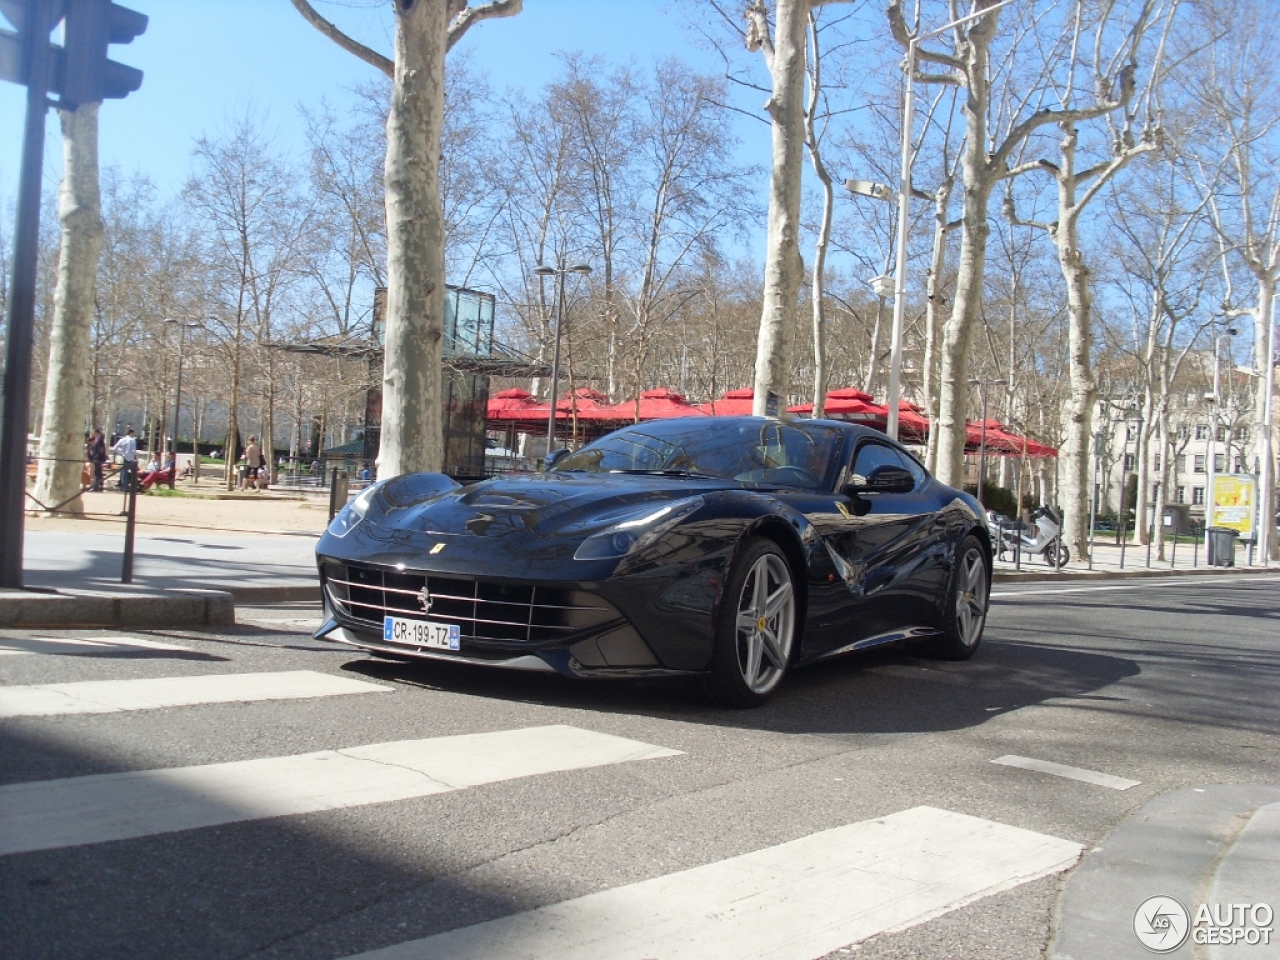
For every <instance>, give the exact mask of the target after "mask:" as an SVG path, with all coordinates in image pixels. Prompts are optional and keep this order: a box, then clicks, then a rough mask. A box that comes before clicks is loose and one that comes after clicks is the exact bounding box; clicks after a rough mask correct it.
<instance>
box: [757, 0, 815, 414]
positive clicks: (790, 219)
mask: <svg viewBox="0 0 1280 960" xmlns="http://www.w3.org/2000/svg"><path fill="white" fill-rule="evenodd" d="M807 13H808V3H807V2H806V0H778V2H777V6H776V29H775V31H774V45H773V54H772V56H771V57H770V58H769V72H770V73H771V74H772V77H773V93H772V95H771V96H770V97H769V100H768V102H767V103H766V104H765V107H766V109H767V110H768V111H769V116H770V119H771V120H772V127H773V167H772V171H771V174H770V178H769V219H768V230H767V238H766V254H765V268H764V297H763V305H762V308H761V311H760V337H759V340H758V341H757V345H756V377H755V399H754V401H753V402H752V413H754V414H755V415H756V416H763V415H764V414H765V413H766V412H767V410H768V407H769V405H770V399H771V397H777V398H778V403H779V406H781V405H782V404H781V399H782V396H783V394H785V393H786V390H787V385H788V383H789V382H790V370H789V369H788V364H787V348H788V345H789V343H790V339H791V336H790V334H791V330H792V327H793V325H794V324H793V321H794V316H795V309H796V300H797V297H798V294H799V291H800V281H801V277H802V275H803V273H804V262H803V260H802V258H801V256H800V247H799V243H800V181H801V177H802V175H803V170H804V66H805V24H806V22H807ZM775 412H777V411H775Z"/></svg>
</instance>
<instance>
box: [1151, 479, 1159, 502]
mask: <svg viewBox="0 0 1280 960" xmlns="http://www.w3.org/2000/svg"><path fill="white" fill-rule="evenodd" d="M1159 499H1160V484H1158V483H1153V484H1152V485H1151V502H1152V503H1155V502H1156V501H1157V500H1159Z"/></svg>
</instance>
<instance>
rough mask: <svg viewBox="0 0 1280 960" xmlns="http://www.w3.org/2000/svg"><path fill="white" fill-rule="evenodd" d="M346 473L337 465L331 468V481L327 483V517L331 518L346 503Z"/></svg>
mask: <svg viewBox="0 0 1280 960" xmlns="http://www.w3.org/2000/svg"><path fill="white" fill-rule="evenodd" d="M348 479H349V478H348V477H347V474H346V473H345V472H343V471H341V470H339V469H338V468H337V467H334V468H333V482H332V483H331V484H330V485H329V519H330V521H332V520H333V518H334V517H336V516H337V515H338V511H339V510H341V509H342V508H343V507H345V506H346V505H347V480H348Z"/></svg>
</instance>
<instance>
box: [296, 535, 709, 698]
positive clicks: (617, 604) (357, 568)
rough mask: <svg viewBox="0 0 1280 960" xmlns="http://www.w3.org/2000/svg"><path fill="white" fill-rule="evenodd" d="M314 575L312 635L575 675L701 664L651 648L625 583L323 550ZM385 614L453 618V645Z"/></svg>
mask: <svg viewBox="0 0 1280 960" xmlns="http://www.w3.org/2000/svg"><path fill="white" fill-rule="evenodd" d="M320 574H321V582H322V586H323V590H324V601H325V608H326V614H327V622H326V623H325V625H324V626H323V627H321V628H320V630H319V631H317V632H316V634H315V636H316V639H324V640H329V641H333V642H338V643H345V644H349V645H352V646H356V647H360V648H362V649H366V650H369V651H372V652H375V653H380V654H385V655H390V656H397V657H408V658H424V659H431V660H446V661H451V662H457V663H468V664H474V665H482V666H493V667H503V668H507V669H521V670H543V671H550V670H554V671H556V672H558V673H561V674H564V675H567V676H577V677H587V676H591V677H615V676H670V675H684V674H690V673H698V672H700V670H699V669H696V668H691V667H690V666H688V665H686V663H687V662H688V660H689V658H688V657H687V656H686V657H684V658H678V659H684V660H685V661H686V663H680V662H677V663H674V664H673V663H671V662H670V661H669V660H668V661H664V659H663V658H662V657H660V656H659V655H658V653H655V650H654V648H653V646H652V645H651V644H650V643H649V642H646V639H645V638H644V637H643V636H642V635H641V632H640V631H639V630H637V629H636V627H635V626H634V625H633V620H632V619H631V618H630V617H629V616H628V614H627V612H626V611H627V610H628V608H633V607H634V606H635V604H636V601H637V600H638V599H641V598H643V596H644V595H645V592H646V591H645V590H644V589H637V588H636V586H635V585H634V584H630V585H629V584H627V583H626V582H624V581H606V582H604V583H596V582H581V581H579V582H574V583H546V582H538V583H529V582H521V581H511V580H498V579H494V578H487V577H468V576H459V575H457V574H453V573H449V574H437V573H433V572H430V571H415V570H405V569H404V568H403V565H402V564H395V565H392V566H390V567H388V566H386V565H381V564H377V563H366V562H357V561H351V560H339V559H336V558H328V557H321V558H320ZM386 616H395V617H405V618H409V619H417V620H427V619H429V620H432V621H433V622H438V623H448V624H451V625H457V626H458V628H459V634H460V644H459V647H460V649H459V650H458V651H456V652H455V651H446V650H439V649H436V648H424V647H420V646H417V645H414V644H410V643H405V642H402V641H396V640H393V639H391V638H389V637H388V636H387V635H386V633H385V632H384V630H383V618H384V617H386ZM660 619H661V618H660ZM656 626H658V627H659V628H661V624H660V623H659V624H656ZM707 654H708V656H709V638H708V644H707ZM704 664H705V661H704Z"/></svg>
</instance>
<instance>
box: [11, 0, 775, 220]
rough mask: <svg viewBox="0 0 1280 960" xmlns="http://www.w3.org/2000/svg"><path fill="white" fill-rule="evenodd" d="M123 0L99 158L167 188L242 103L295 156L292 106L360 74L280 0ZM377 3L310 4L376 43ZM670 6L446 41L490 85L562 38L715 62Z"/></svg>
mask: <svg viewBox="0 0 1280 960" xmlns="http://www.w3.org/2000/svg"><path fill="white" fill-rule="evenodd" d="M124 5H125V6H130V7H132V8H134V9H137V10H139V11H141V12H143V13H146V14H147V15H148V16H149V17H150V18H151V22H150V25H149V26H148V28H147V32H146V33H145V34H144V35H143V36H141V37H139V38H138V39H137V40H136V41H134V42H133V43H132V44H130V45H128V46H124V47H113V48H112V51H113V52H112V56H113V58H114V59H117V60H120V61H122V62H124V63H128V64H130V65H132V66H136V67H138V68H140V69H142V70H143V71H144V72H145V74H146V77H145V79H144V80H143V85H142V89H141V90H139V91H138V92H137V93H134V94H132V95H131V96H130V97H128V98H127V99H125V100H122V101H108V102H107V103H106V104H104V105H103V108H102V114H101V145H100V150H101V158H102V162H103V164H104V165H105V164H110V163H114V164H119V165H120V166H122V167H124V168H125V169H135V168H136V169H138V170H141V171H143V172H145V173H147V174H148V175H149V176H150V177H151V178H152V179H153V180H154V181H155V182H156V184H157V186H158V187H159V188H160V190H161V191H162V193H171V192H174V191H176V190H177V189H179V188H180V187H181V185H182V182H183V180H184V179H185V176H186V172H187V169H188V164H189V157H190V153H191V147H192V143H193V141H194V140H195V138H197V137H199V136H200V135H201V134H202V133H206V132H207V133H213V132H215V131H217V129H218V128H219V126H220V124H221V123H222V122H223V121H224V120H225V119H227V118H229V117H233V116H237V115H241V114H243V112H244V110H245V108H246V106H249V105H252V107H253V108H254V109H255V110H256V111H258V112H265V114H266V115H267V117H268V120H269V123H270V124H271V126H272V127H273V128H274V130H275V132H276V134H277V136H278V142H279V143H280V144H281V147H282V148H284V149H286V150H291V151H294V152H296V153H297V154H298V155H301V152H302V136H301V132H300V128H299V125H298V122H297V109H296V108H297V106H298V105H299V104H315V103H317V102H318V101H319V100H320V98H321V97H325V98H327V99H328V100H329V101H330V102H332V103H334V104H336V105H339V106H340V105H341V104H342V103H344V102H346V100H347V98H348V94H347V91H348V90H350V89H351V88H352V87H353V86H355V85H356V84H358V83H360V82H361V81H363V80H367V79H369V78H371V77H372V76H374V71H373V68H372V67H369V66H367V65H366V64H364V63H363V62H361V61H359V60H357V59H356V58H355V57H353V56H351V55H350V54H348V53H346V52H345V51H342V50H340V49H339V48H338V47H337V46H335V45H334V44H333V43H331V42H330V41H329V40H327V39H326V38H324V37H322V36H321V35H320V34H319V33H317V32H316V31H315V30H314V29H313V28H312V27H311V26H310V25H308V24H307V23H305V22H304V21H303V20H302V18H301V17H300V16H299V15H298V14H297V12H296V11H295V10H294V9H293V6H292V5H291V4H290V3H289V0H124ZM389 6H390V5H389V3H388V2H387V0H382V2H377V0H342V2H325V0H320V2H319V3H317V8H318V9H319V10H320V12H321V13H322V14H323V15H325V16H327V17H328V18H330V19H332V20H334V21H336V22H338V23H339V24H340V25H342V26H343V27H345V28H346V29H348V30H349V32H351V33H353V34H355V35H357V36H358V38H359V39H360V40H362V41H363V42H365V43H367V44H369V45H370V46H372V47H374V48H376V49H379V50H381V51H382V52H385V53H388V54H390V52H391V38H390V24H391V14H390V11H389ZM679 6H680V4H678V3H673V2H672V0H627V2H625V3H623V2H620V0H526V2H525V5H524V7H525V9H524V12H523V13H521V14H520V15H519V16H517V17H515V18H513V19H506V20H496V21H491V22H488V23H482V24H480V25H479V26H477V27H475V28H473V29H472V30H471V31H470V32H469V33H468V34H467V36H466V37H465V38H464V39H463V41H462V44H461V46H460V47H459V48H458V49H463V48H465V49H467V50H469V51H470V54H471V56H472V58H473V61H474V63H475V65H476V66H477V67H478V68H480V69H481V70H484V71H486V72H488V73H489V74H490V76H491V78H492V83H493V87H494V89H495V90H498V91H500V90H502V89H504V88H507V87H513V88H520V89H526V90H529V91H535V90H537V89H538V88H539V87H540V86H541V85H542V84H543V83H544V82H545V81H547V80H548V79H550V78H551V77H552V76H553V75H554V74H555V73H556V71H557V68H558V63H557V61H556V59H555V57H554V53H555V52H557V51H565V50H582V51H586V52H589V53H599V54H602V55H603V56H605V57H606V58H608V59H609V60H611V61H613V62H623V61H626V60H629V59H634V60H636V61H637V62H638V63H641V64H643V63H646V62H650V61H651V60H652V59H654V58H655V57H659V56H670V55H678V56H682V57H684V58H686V59H688V60H690V61H692V62H694V63H695V64H697V65H698V66H700V67H701V68H702V69H706V70H708V71H716V70H718V69H719V64H718V62H717V60H716V59H714V58H713V57H711V56H709V55H708V54H707V53H706V52H705V51H702V50H700V49H698V47H697V45H696V42H695V38H694V36H693V35H692V34H691V32H690V31H689V30H688V29H687V27H686V25H685V23H684V18H683V15H682V13H681V11H680V10H679V9H677V8H678V7H679ZM23 94H24V91H23V90H22V88H21V87H18V86H15V85H13V84H8V83H0V131H3V135H2V136H0V192H2V193H3V195H4V198H5V200H6V201H7V203H9V204H11V203H12V202H13V200H14V198H15V191H16V189H17V180H18V168H19V142H20V139H21V130H22V122H23V109H24V107H23V102H24V101H23ZM47 123H48V131H49V135H48V139H47V141H46V148H45V149H46V162H45V171H44V175H45V186H46V189H47V190H48V189H53V188H55V187H56V184H57V182H58V178H59V175H60V168H61V156H60V143H59V138H58V136H57V134H58V124H57V118H56V116H55V115H54V114H53V113H50V114H49V117H48V121H47ZM741 126H743V127H744V131H743V132H744V133H745V134H747V135H750V136H753V138H754V137H758V138H760V140H759V143H758V145H752V146H751V149H752V150H753V151H754V150H755V149H759V150H762V151H765V153H764V154H763V156H767V151H768V141H767V128H765V127H764V126H763V125H762V124H751V123H749V122H748V123H745V124H742V125H741ZM754 127H760V130H759V131H756V130H754V129H752V128H754ZM757 156H761V154H757ZM0 229H6V230H11V229H12V226H11V224H8V223H6V224H3V225H0Z"/></svg>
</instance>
